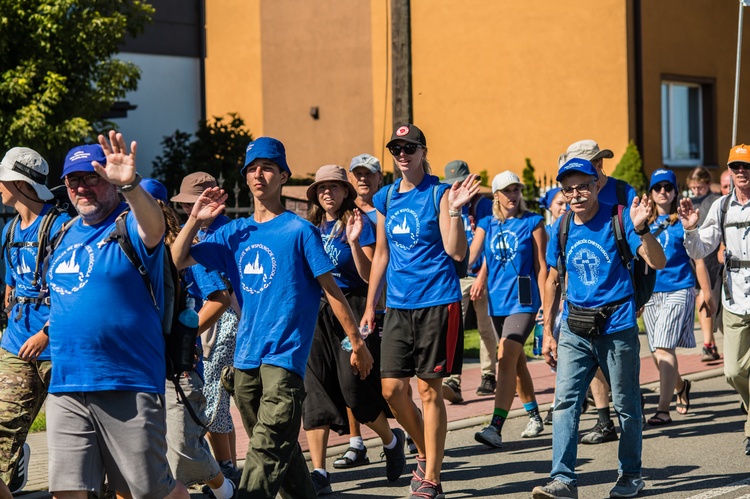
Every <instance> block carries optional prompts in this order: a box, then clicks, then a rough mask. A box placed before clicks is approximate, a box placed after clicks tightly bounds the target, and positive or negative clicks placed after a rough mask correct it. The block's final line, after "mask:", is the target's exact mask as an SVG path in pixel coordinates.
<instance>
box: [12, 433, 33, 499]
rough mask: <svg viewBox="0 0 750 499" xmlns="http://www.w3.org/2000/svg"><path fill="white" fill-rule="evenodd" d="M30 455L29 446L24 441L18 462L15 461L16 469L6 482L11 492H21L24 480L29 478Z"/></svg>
mask: <svg viewBox="0 0 750 499" xmlns="http://www.w3.org/2000/svg"><path fill="white" fill-rule="evenodd" d="M30 457H31V448H30V447H29V444H27V443H24V444H23V447H22V448H21V454H20V455H19V456H18V462H16V470H15V471H14V472H13V478H11V479H10V483H8V488H9V489H10V493H11V494H16V493H18V492H21V491H22V490H23V488H24V487H26V482H27V481H28V479H29V458H30Z"/></svg>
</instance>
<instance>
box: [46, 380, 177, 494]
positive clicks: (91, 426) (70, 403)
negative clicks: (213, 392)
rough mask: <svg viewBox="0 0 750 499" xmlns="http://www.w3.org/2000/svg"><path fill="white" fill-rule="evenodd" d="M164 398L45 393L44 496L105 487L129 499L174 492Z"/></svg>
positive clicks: (133, 394) (111, 393)
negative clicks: (46, 459)
mask: <svg viewBox="0 0 750 499" xmlns="http://www.w3.org/2000/svg"><path fill="white" fill-rule="evenodd" d="M165 435H166V410H165V407H164V396H163V395H160V394H157V393H141V392H128V391H103V392H86V393H82V392H74V393H50V394H49V396H48V398H47V446H48V447H49V490H50V492H53V493H54V492H57V491H81V490H86V491H91V492H95V493H97V494H98V493H99V491H100V489H101V486H102V483H103V482H104V474H105V472H106V474H107V480H108V482H109V486H110V488H112V489H116V490H117V491H121V492H124V493H126V494H130V495H131V496H133V497H134V498H137V499H140V498H154V499H162V498H164V497H166V496H167V495H169V494H170V493H171V492H172V489H174V487H175V484H176V481H175V479H174V478H173V477H172V472H171V471H170V470H169V463H168V462H167V439H166V436H165Z"/></svg>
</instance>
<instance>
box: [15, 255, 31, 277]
mask: <svg viewBox="0 0 750 499" xmlns="http://www.w3.org/2000/svg"><path fill="white" fill-rule="evenodd" d="M19 260H20V262H19V263H18V267H16V272H17V273H18V275H23V274H29V273H30V272H31V267H29V264H28V263H26V260H24V259H23V257H19Z"/></svg>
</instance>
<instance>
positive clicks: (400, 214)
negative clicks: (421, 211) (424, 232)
mask: <svg viewBox="0 0 750 499" xmlns="http://www.w3.org/2000/svg"><path fill="white" fill-rule="evenodd" d="M420 227H421V226H420V223H419V218H418V217H417V213H416V212H415V211H414V210H410V209H409V208H402V209H400V210H398V211H396V212H395V213H394V214H393V215H391V216H390V217H388V223H387V224H386V227H385V229H386V232H388V234H389V235H390V240H391V241H393V243H394V244H395V245H396V246H398V247H399V248H401V249H405V250H410V249H412V248H413V247H414V246H416V245H417V241H418V240H419V229H420Z"/></svg>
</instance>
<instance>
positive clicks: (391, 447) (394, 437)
mask: <svg viewBox="0 0 750 499" xmlns="http://www.w3.org/2000/svg"><path fill="white" fill-rule="evenodd" d="M397 443H398V439H397V438H396V435H393V440H391V443H389V444H388V445H385V444H383V448H384V449H388V450H391V449H393V448H395V447H396V444H397Z"/></svg>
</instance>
